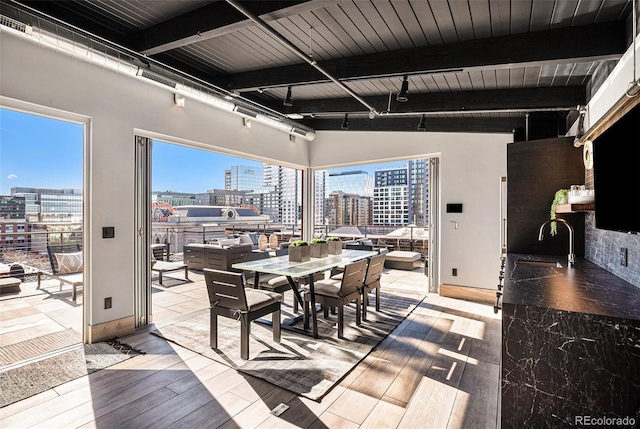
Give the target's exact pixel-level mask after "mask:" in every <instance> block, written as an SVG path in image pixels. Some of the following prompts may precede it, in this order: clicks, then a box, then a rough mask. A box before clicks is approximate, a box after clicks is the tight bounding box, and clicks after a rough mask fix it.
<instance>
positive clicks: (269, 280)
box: [246, 273, 289, 288]
mask: <svg viewBox="0 0 640 429" xmlns="http://www.w3.org/2000/svg"><path fill="white" fill-rule="evenodd" d="M254 281H255V277H253V276H250V277H249V278H248V279H247V280H246V284H247V285H249V286H253V282H254ZM285 285H287V286H288V285H289V280H287V276H279V275H278V274H262V273H261V274H260V286H261V287H273V288H276V287H279V286H285Z"/></svg>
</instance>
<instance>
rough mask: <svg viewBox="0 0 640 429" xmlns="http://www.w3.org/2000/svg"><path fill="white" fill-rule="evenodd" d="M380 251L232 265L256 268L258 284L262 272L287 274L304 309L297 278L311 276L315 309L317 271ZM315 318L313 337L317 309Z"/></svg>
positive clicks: (314, 334) (254, 270) (311, 295)
mask: <svg viewBox="0 0 640 429" xmlns="http://www.w3.org/2000/svg"><path fill="white" fill-rule="evenodd" d="M377 254H378V252H376V251H369V250H352V249H343V250H342V253H340V254H338V255H328V256H326V257H324V258H311V259H309V260H308V261H304V262H294V261H291V260H289V255H283V256H275V257H270V258H264V259H258V260H253V261H247V262H239V263H235V264H233V265H232V268H234V269H238V270H243V271H252V272H253V273H254V275H255V281H254V283H253V284H254V285H258V284H259V278H260V277H259V276H260V273H268V274H276V275H280V276H285V277H286V278H287V280H288V282H289V286H291V290H292V291H293V294H294V296H295V299H296V300H297V301H298V303H299V304H300V308H304V307H303V306H304V300H303V297H302V295H300V291H299V290H298V286H297V284H296V281H295V280H294V279H295V278H300V277H307V278H308V285H309V294H310V301H311V308H312V309H315V308H316V296H315V288H314V284H313V282H314V275H315V274H317V273H320V272H326V271H328V270H330V269H332V268H335V267H338V266H342V265H346V264H349V263H351V262H356V261H360V260H362V259H367V258H370V257H371V256H375V255H377ZM254 287H257V286H254ZM311 319H312V335H313V338H318V337H319V335H318V316H317V312H316V311H312V312H311Z"/></svg>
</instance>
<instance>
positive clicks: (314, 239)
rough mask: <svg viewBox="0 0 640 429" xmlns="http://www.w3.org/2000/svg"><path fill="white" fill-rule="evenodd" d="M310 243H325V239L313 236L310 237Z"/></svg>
mask: <svg viewBox="0 0 640 429" xmlns="http://www.w3.org/2000/svg"><path fill="white" fill-rule="evenodd" d="M311 242H312V243H326V242H327V240H325V239H324V238H313V239H311Z"/></svg>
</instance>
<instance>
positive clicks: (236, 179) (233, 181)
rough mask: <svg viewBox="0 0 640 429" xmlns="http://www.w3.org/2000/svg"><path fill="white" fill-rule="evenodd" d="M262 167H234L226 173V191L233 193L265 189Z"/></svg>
mask: <svg viewBox="0 0 640 429" xmlns="http://www.w3.org/2000/svg"><path fill="white" fill-rule="evenodd" d="M263 180H264V177H263V171H262V168H260V167H251V166H248V165H234V166H232V167H231V168H229V169H228V170H225V171H224V189H226V190H231V191H257V190H258V189H262V188H263V187H264V183H263Z"/></svg>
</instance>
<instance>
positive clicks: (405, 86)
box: [396, 75, 409, 103]
mask: <svg viewBox="0 0 640 429" xmlns="http://www.w3.org/2000/svg"><path fill="white" fill-rule="evenodd" d="M408 92H409V81H408V80H407V75H404V77H403V78H402V86H401V87H400V92H399V93H398V95H397V96H396V100H397V101H399V102H401V103H404V102H406V101H408V100H409V98H408V97H407V93H408Z"/></svg>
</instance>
